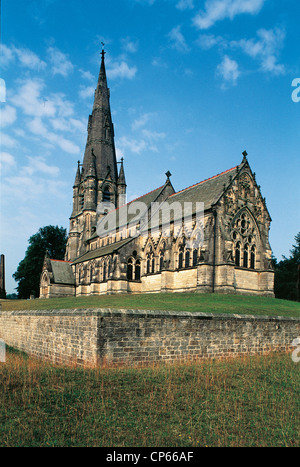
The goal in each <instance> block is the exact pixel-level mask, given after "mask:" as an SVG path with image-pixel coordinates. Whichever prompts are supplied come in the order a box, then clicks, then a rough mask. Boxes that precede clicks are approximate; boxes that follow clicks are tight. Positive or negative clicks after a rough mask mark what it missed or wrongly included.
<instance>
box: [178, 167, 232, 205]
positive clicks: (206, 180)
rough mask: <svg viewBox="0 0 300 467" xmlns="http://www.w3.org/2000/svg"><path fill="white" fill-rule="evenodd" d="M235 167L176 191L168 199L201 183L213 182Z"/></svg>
mask: <svg viewBox="0 0 300 467" xmlns="http://www.w3.org/2000/svg"><path fill="white" fill-rule="evenodd" d="M237 167H239V166H238V165H236V166H235V167H232V168H231V169H228V170H224V172H221V173H219V174H217V175H214V176H213V177H209V178H206V179H205V180H202V181H201V182H198V183H195V184H194V185H191V186H188V187H186V188H183V190H179V191H176V193H173V194H172V195H170V197H171V196H175V195H178V194H179V193H182V192H183V191H186V190H190V189H191V188H194V187H196V186H198V185H201V183H205V182H208V181H210V180H213V179H214V178H217V177H220V175H224V174H226V173H228V172H231V170H235V169H236V168H237Z"/></svg>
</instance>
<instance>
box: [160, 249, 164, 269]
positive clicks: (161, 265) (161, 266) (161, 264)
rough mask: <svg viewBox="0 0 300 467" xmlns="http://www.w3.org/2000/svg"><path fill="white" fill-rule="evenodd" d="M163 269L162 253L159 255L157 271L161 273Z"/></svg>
mask: <svg viewBox="0 0 300 467" xmlns="http://www.w3.org/2000/svg"><path fill="white" fill-rule="evenodd" d="M163 267H164V256H163V253H161V255H160V257H159V270H160V271H162V269H163Z"/></svg>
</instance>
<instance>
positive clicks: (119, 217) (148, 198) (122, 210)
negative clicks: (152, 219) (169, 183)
mask: <svg viewBox="0 0 300 467" xmlns="http://www.w3.org/2000/svg"><path fill="white" fill-rule="evenodd" d="M164 186H165V185H162V186H160V187H158V188H156V189H155V190H153V191H150V192H149V193H146V194H145V195H143V196H140V197H139V198H136V199H134V200H132V201H130V202H129V203H127V204H124V205H123V206H121V207H119V208H117V209H114V210H113V211H111V212H109V213H108V214H107V215H106V216H105V217H104V218H103V224H108V225H109V224H110V221H111V224H110V225H113V226H114V228H113V230H118V229H119V228H121V227H124V226H125V225H127V224H129V223H130V222H131V221H132V219H134V218H135V217H136V216H137V213H136V211H135V210H134V209H133V210H132V213H128V210H129V211H130V205H131V204H132V203H133V202H137V201H138V202H140V203H144V205H145V206H146V207H147V209H148V208H149V207H150V206H151V203H153V202H154V201H155V200H156V199H157V197H158V196H159V194H160V193H161V191H162V189H163V188H164ZM147 209H145V212H146V210H147ZM143 214H144V213H141V215H140V217H142V215H143ZM115 219H116V222H114V221H115ZM123 219H127V222H123ZM97 230H98V229H97ZM106 232H107V233H109V230H107V231H106ZM98 236H99V235H98V233H97V231H96V232H95V233H94V234H93V235H92V236H91V237H90V239H93V238H96V237H98Z"/></svg>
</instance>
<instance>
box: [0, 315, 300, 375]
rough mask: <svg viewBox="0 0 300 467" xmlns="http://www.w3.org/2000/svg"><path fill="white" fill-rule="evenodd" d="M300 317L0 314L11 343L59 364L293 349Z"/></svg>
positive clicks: (1, 332) (0, 332)
mask: <svg viewBox="0 0 300 467" xmlns="http://www.w3.org/2000/svg"><path fill="white" fill-rule="evenodd" d="M299 335H300V319H296V318H280V317H277V318H270V317H254V316H243V315H225V314H223V315H214V314H205V313H191V312H167V311H143V310H110V309H95V310H94V309H90V310H53V311H13V312H0V338H2V339H3V340H4V341H5V342H6V344H7V345H10V346H13V347H16V348H18V349H20V350H23V351H25V352H27V353H29V354H32V355H34V356H37V357H41V358H44V359H50V360H52V361H54V362H63V363H69V362H77V363H78V364H87V365H92V366H94V365H97V364H105V365H109V366H114V365H126V366H133V365H140V364H149V363H155V362H169V363H170V362H175V361H186V360H197V359H202V358H219V357H224V356H230V357H231V356H237V355H253V354H265V353H269V352H274V351H289V350H292V347H291V344H292V342H293V340H294V339H295V338H296V337H298V336H299Z"/></svg>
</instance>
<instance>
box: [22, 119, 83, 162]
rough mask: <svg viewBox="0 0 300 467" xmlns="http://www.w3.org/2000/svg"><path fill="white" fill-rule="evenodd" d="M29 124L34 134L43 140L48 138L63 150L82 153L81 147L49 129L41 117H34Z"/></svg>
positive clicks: (70, 152)
mask: <svg viewBox="0 0 300 467" xmlns="http://www.w3.org/2000/svg"><path fill="white" fill-rule="evenodd" d="M27 126H28V128H29V130H30V131H31V132H32V133H33V134H35V135H37V136H40V137H41V138H42V139H43V140H46V141H48V142H49V143H51V144H53V145H56V146H58V147H60V148H61V149H62V150H63V151H65V152H67V153H69V154H79V153H80V148H79V147H78V146H77V145H76V144H74V143H73V142H72V141H70V140H68V139H66V138H65V137H64V136H61V135H57V134H56V133H53V132H51V131H49V130H48V128H47V127H46V125H45V124H44V123H43V122H42V120H41V118H39V117H37V118H34V119H33V120H31V121H29V122H28V124H27Z"/></svg>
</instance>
